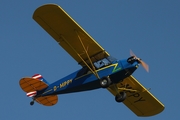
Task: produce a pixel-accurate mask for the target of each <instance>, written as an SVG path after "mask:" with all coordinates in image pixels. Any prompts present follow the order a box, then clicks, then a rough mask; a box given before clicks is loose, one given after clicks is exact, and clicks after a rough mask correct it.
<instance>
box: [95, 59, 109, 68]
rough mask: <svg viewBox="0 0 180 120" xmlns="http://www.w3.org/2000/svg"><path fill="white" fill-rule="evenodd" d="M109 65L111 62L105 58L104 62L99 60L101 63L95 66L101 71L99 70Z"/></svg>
mask: <svg viewBox="0 0 180 120" xmlns="http://www.w3.org/2000/svg"><path fill="white" fill-rule="evenodd" d="M109 64H110V62H109V61H108V60H107V59H106V58H104V59H102V60H99V61H97V62H95V63H94V66H95V67H96V68H97V69H99V68H102V67H104V66H107V65H109Z"/></svg>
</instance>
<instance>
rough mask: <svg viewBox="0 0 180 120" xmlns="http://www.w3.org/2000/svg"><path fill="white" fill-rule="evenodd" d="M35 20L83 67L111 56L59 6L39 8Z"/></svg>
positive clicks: (34, 16) (48, 5)
mask: <svg viewBox="0 0 180 120" xmlns="http://www.w3.org/2000/svg"><path fill="white" fill-rule="evenodd" d="M33 19H34V20H35V21H36V22H37V23H38V24H39V25H40V26H41V27H42V28H44V29H45V30H46V32H48V33H49V34H50V35H51V36H52V37H53V38H54V39H55V40H56V41H57V42H58V43H59V45H61V46H62V47H63V48H64V49H65V50H66V51H67V52H68V53H69V54H70V55H71V56H72V57H73V58H74V59H75V60H76V61H77V62H78V63H79V64H80V65H82V66H85V65H87V64H88V65H90V63H91V61H92V62H95V61H98V60H100V59H103V58H105V57H107V56H109V54H108V53H107V52H106V51H105V50H104V49H103V48H102V47H101V46H100V45H99V44H98V43H97V42H96V41H95V40H94V39H93V38H92V37H91V36H90V35H89V34H88V33H87V32H86V31H85V30H83V28H81V27H80V26H79V25H78V24H77V23H76V22H75V21H74V20H73V19H72V18H71V17H70V16H69V15H68V14H67V13H66V12H65V11H64V10H63V9H62V8H61V7H60V6H58V5H55V4H47V5H43V6H41V7H39V8H37V9H36V10H35V12H34V14H33ZM89 58H90V59H89ZM91 65H92V64H91Z"/></svg>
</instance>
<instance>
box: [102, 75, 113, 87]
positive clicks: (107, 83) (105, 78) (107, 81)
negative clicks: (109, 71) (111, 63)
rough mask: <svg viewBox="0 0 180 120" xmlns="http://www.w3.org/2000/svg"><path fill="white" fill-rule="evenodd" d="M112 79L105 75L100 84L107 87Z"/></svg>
mask: <svg viewBox="0 0 180 120" xmlns="http://www.w3.org/2000/svg"><path fill="white" fill-rule="evenodd" d="M111 83H112V82H111V80H110V78H109V77H103V78H101V79H100V85H101V87H102V88H107V87H109V85H110V84H111Z"/></svg>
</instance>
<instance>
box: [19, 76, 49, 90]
mask: <svg viewBox="0 0 180 120" xmlns="http://www.w3.org/2000/svg"><path fill="white" fill-rule="evenodd" d="M19 85H20V86H21V88H22V90H24V92H26V93H28V92H32V91H39V90H42V89H44V88H46V87H48V84H46V83H45V82H43V81H41V80H38V79H34V78H28V77H26V78H22V79H21V80H20V81H19Z"/></svg>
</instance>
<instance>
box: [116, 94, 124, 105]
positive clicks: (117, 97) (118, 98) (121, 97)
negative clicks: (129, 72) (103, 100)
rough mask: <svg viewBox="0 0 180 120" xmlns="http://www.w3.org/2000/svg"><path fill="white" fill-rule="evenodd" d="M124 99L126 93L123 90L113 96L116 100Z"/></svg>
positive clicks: (121, 100)
mask: <svg viewBox="0 0 180 120" xmlns="http://www.w3.org/2000/svg"><path fill="white" fill-rule="evenodd" d="M125 99H126V93H125V92H120V93H119V94H117V95H116V96H115V100H116V102H119V103H120V102H123V101H124V100H125Z"/></svg>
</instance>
